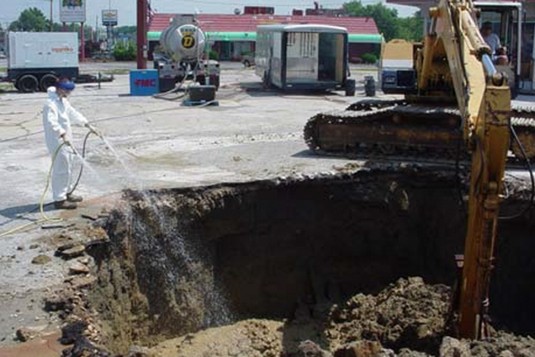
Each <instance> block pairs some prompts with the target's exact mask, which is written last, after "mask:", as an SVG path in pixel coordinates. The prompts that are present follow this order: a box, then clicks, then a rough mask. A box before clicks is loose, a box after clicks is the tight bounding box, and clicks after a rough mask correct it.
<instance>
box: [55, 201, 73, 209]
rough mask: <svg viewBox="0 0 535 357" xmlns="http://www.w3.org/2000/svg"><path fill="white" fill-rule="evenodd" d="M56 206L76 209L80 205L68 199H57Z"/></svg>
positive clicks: (57, 207)
mask: <svg viewBox="0 0 535 357" xmlns="http://www.w3.org/2000/svg"><path fill="white" fill-rule="evenodd" d="M54 207H55V208H56V209H76V208H77V207H78V205H77V204H76V203H74V202H69V201H67V200H63V201H55V202H54Z"/></svg>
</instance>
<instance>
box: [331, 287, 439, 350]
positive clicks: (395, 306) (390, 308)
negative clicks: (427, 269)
mask: <svg viewBox="0 0 535 357" xmlns="http://www.w3.org/2000/svg"><path fill="white" fill-rule="evenodd" d="M448 309H449V288H448V287H446V286H444V285H426V284H424V282H423V280H422V279H421V278H419V277H415V278H409V279H407V280H405V279H400V280H398V281H397V282H396V283H395V284H392V285H390V286H389V287H387V288H386V289H385V290H383V291H382V292H381V293H379V294H378V295H377V296H371V295H364V294H358V295H355V296H353V297H352V298H351V299H349V300H348V301H347V302H346V303H345V304H344V305H343V306H340V307H338V306H334V307H333V309H332V310H331V313H330V316H329V321H328V325H327V328H326V332H325V334H326V336H327V338H328V339H329V340H330V341H331V347H335V348H336V347H339V346H342V345H345V344H347V343H350V342H352V341H355V340H361V339H364V340H370V341H378V342H380V343H381V344H382V345H383V346H385V347H388V348H393V349H396V350H397V349H400V348H402V347H410V348H412V349H416V350H419V351H429V352H433V351H436V349H437V347H438V346H439V344H440V341H441V340H442V336H443V335H444V331H445V327H446V320H447V315H448Z"/></svg>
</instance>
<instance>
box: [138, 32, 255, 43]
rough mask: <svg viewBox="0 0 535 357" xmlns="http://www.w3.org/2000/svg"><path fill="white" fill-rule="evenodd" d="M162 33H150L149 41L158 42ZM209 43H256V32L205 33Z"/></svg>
mask: <svg viewBox="0 0 535 357" xmlns="http://www.w3.org/2000/svg"><path fill="white" fill-rule="evenodd" d="M160 34H161V32H156V31H150V32H149V33H148V34H147V39H148V40H149V41H158V40H159V39H160ZM205 35H206V37H207V38H208V41H256V32H205Z"/></svg>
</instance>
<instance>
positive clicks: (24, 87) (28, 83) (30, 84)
mask: <svg viewBox="0 0 535 357" xmlns="http://www.w3.org/2000/svg"><path fill="white" fill-rule="evenodd" d="M17 83H18V88H19V90H20V91H21V92H23V93H33V92H36V91H37V87H38V85H39V83H38V82H37V78H35V76H33V75H31V74H25V75H24V76H22V77H20V78H19V79H18V80H17Z"/></svg>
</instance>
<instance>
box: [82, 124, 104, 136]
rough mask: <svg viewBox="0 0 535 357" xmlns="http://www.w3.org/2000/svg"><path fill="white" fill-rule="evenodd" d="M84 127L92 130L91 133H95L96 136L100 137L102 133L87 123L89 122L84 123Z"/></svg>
mask: <svg viewBox="0 0 535 357" xmlns="http://www.w3.org/2000/svg"><path fill="white" fill-rule="evenodd" d="M85 127H86V128H87V129H89V131H90V132H92V133H93V134H95V135H96V136H98V137H99V138H102V134H101V133H100V131H98V130H97V129H96V128H95V127H94V126H93V125H91V124H89V123H86V124H85Z"/></svg>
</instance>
